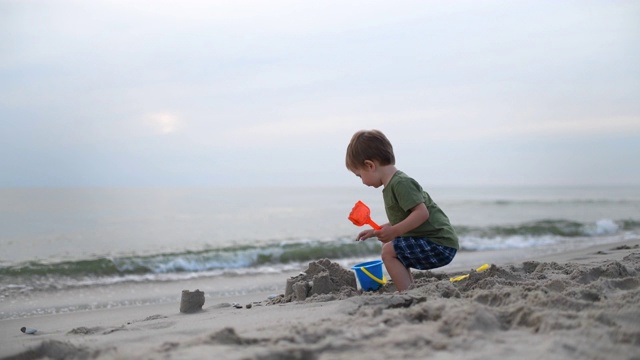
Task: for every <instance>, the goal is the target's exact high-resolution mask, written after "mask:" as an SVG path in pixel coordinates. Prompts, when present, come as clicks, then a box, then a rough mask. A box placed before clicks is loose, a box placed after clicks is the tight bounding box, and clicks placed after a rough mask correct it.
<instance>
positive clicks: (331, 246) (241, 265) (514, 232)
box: [0, 219, 640, 278]
mask: <svg viewBox="0 0 640 360" xmlns="http://www.w3.org/2000/svg"><path fill="white" fill-rule="evenodd" d="M637 230H640V221H636V220H623V221H613V220H610V219H601V220H598V221H596V222H593V223H580V222H575V221H568V220H541V221H534V222H527V223H523V224H517V225H501V226H485V227H464V226H459V227H456V231H457V232H458V235H459V238H460V245H461V251H485V250H500V249H522V248H529V247H536V246H547V245H553V244H559V243H562V242H563V241H566V240H567V239H571V238H576V237H599V236H610V235H615V234H618V233H620V232H623V231H637ZM380 250H381V245H380V243H379V242H377V241H364V242H355V241H353V239H352V238H347V237H342V238H339V239H335V240H331V241H326V240H325V241H320V240H315V241H314V240H300V241H288V242H279V243H272V244H267V245H259V246H237V247H228V248H218V249H207V250H201V251H185V252H175V253H162V254H156V255H151V256H135V255H134V256H121V257H100V258H95V259H85V260H77V261H64V262H55V263H45V262H35V261H33V262H26V263H21V264H17V265H13V266H5V267H0V276H2V277H7V278H16V277H29V276H49V277H50V276H62V277H70V278H74V277H76V278H80V277H87V276H90V277H124V276H144V275H146V274H176V273H178V274H179V273H201V272H220V273H222V272H227V273H229V272H236V273H239V272H242V271H244V270H243V269H252V268H268V267H272V268H282V266H283V265H286V264H293V263H303V262H307V261H312V260H316V259H321V258H330V259H336V260H337V259H353V258H366V257H372V256H376V255H378V254H380Z"/></svg>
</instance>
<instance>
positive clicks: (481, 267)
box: [449, 264, 491, 282]
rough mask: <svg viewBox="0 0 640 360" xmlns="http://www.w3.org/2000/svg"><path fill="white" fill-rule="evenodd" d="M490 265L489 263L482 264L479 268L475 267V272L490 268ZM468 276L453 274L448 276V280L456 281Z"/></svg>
mask: <svg viewBox="0 0 640 360" xmlns="http://www.w3.org/2000/svg"><path fill="white" fill-rule="evenodd" d="M490 267H491V265H489V264H484V265H482V266H480V267H479V268H477V269H476V272H482V271H485V270H487V269H488V268H490ZM468 277H469V274H465V275H460V276H454V277H452V278H449V281H451V282H456V281H460V280H464V279H466V278H468Z"/></svg>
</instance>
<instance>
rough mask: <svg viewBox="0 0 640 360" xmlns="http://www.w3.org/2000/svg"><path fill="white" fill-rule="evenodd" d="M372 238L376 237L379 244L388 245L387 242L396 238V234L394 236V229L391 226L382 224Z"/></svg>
mask: <svg viewBox="0 0 640 360" xmlns="http://www.w3.org/2000/svg"><path fill="white" fill-rule="evenodd" d="M372 236H375V237H377V238H378V240H380V242H382V243H388V242H389V241H392V240H393V239H395V238H396V237H398V234H396V229H395V228H394V227H393V225H390V224H384V225H382V229H380V230H374V232H373V235H372Z"/></svg>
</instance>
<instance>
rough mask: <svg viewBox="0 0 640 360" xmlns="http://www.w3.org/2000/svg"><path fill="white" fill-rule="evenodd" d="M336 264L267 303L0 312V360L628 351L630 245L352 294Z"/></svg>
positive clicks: (634, 340) (632, 322) (427, 275)
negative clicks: (13, 315) (8, 315)
mask: <svg viewBox="0 0 640 360" xmlns="http://www.w3.org/2000/svg"><path fill="white" fill-rule="evenodd" d="M478 265H480V264H478ZM336 266H337V265H336V264H334V263H332V262H331V261H328V260H322V261H317V262H313V263H311V264H310V265H309V269H306V271H305V272H304V273H302V274H300V275H297V276H295V277H291V278H289V277H287V278H282V279H281V280H280V281H281V283H282V287H284V288H285V291H284V292H283V293H282V294H280V295H279V296H277V297H275V298H274V297H273V296H271V298H270V299H268V297H269V295H270V294H269V292H256V293H251V294H249V295H243V296H232V297H226V298H225V297H214V298H212V297H209V298H207V300H206V303H205V305H204V307H203V311H200V312H197V313H194V314H181V313H180V312H179V307H180V304H179V303H171V304H162V305H146V306H128V307H118V308H114V309H105V310H94V311H77V312H72V313H68V314H56V315H48V316H39V317H32V318H21V319H11V320H3V321H1V322H0V325H1V327H0V356H2V357H3V358H4V359H33V358H47V357H48V358H52V359H62V358H64V359H93V358H104V359H113V358H115V359H201V358H212V359H360V358H362V359H400V358H412V359H423V358H429V359H483V360H486V359H640V240H630V241H626V242H624V243H620V244H613V245H612V244H608V245H603V246H598V247H592V248H588V249H583V250H579V251H573V252H568V253H563V254H557V255H553V256H549V257H546V258H538V259H536V260H535V261H533V260H530V261H524V262H518V263H512V264H510V263H503V264H495V263H494V264H492V266H491V268H490V269H489V270H486V271H484V272H480V273H475V272H473V271H468V273H470V276H469V278H468V279H466V280H462V281H460V282H455V283H452V282H450V281H449V277H450V276H454V275H459V274H461V273H457V272H456V273H453V272H448V273H447V272H438V271H436V272H414V276H415V278H416V286H415V288H414V289H412V290H410V291H407V292H405V293H401V294H399V293H397V292H394V291H393V290H394V289H393V286H392V285H389V286H386V287H385V288H384V289H382V290H381V291H379V292H369V293H361V292H359V291H355V290H353V288H352V287H351V285H350V284H351V283H350V282H349V281H348V279H347V278H346V277H345V276H344V274H345V273H344V272H341V270H343V269H338V268H339V266H337V267H336ZM302 270H305V269H302ZM345 271H348V270H345ZM296 284H297V285H296ZM305 284H306V285H305ZM188 285H191V284H188ZM314 285H315V288H314ZM294 288H295V290H294ZM201 289H203V288H202V287H201ZM190 290H194V289H190ZM203 290H204V291H205V293H206V292H207V290H206V289H203ZM233 303H238V304H240V305H242V308H237V307H235V306H232V305H233ZM247 304H250V305H251V307H250V308H247V307H246V305H247ZM25 325H27V326H28V327H29V326H32V327H36V326H37V328H38V332H37V333H36V334H35V335H27V334H23V333H22V332H20V330H19V329H20V328H21V327H22V326H25Z"/></svg>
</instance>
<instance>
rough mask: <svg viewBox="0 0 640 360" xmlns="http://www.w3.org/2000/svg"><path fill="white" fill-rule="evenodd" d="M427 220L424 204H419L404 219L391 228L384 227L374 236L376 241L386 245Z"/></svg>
mask: <svg viewBox="0 0 640 360" xmlns="http://www.w3.org/2000/svg"><path fill="white" fill-rule="evenodd" d="M427 219H429V210H428V209H427V206H426V205H425V204H424V203H420V204H418V205H416V206H414V207H413V209H411V214H409V216H407V218H406V219H404V220H402V221H400V222H399V223H397V224H395V225H393V226H389V225H384V226H382V230H377V231H375V232H374V235H375V236H376V237H377V238H378V240H380V241H382V242H384V243H386V242H389V241H391V240H393V239H395V238H396V237H398V236H400V235H402V234H406V233H408V232H409V231H411V230H413V229H415V228H417V227H418V226H420V225H421V224H422V223H424V222H425V221H427Z"/></svg>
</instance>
